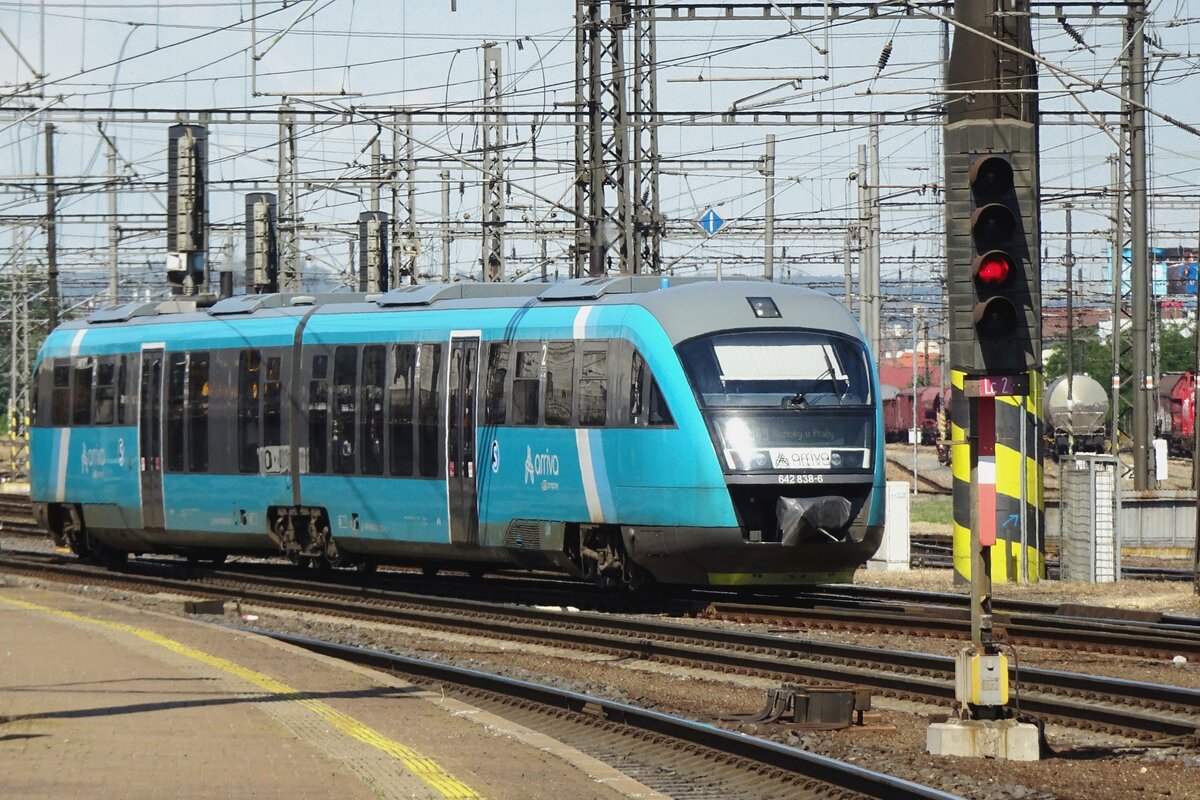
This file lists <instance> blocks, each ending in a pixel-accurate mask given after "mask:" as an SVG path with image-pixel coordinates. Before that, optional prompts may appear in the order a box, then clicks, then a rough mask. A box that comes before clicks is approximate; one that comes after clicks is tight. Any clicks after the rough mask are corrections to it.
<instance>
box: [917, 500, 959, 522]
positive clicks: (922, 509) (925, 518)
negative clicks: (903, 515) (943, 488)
mask: <svg viewBox="0 0 1200 800" xmlns="http://www.w3.org/2000/svg"><path fill="white" fill-rule="evenodd" d="M953 509H954V499H953V498H952V497H951V496H950V495H936V496H935V495H917V496H916V497H911V496H910V497H909V498H908V519H909V521H910V522H928V523H932V524H935V525H949V524H950V522H951V520H952V519H953V516H952V515H953Z"/></svg>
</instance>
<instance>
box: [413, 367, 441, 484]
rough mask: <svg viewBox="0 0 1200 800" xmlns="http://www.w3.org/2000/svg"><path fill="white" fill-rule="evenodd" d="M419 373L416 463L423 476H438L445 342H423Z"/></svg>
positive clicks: (439, 471)
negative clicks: (443, 343) (443, 345)
mask: <svg viewBox="0 0 1200 800" xmlns="http://www.w3.org/2000/svg"><path fill="white" fill-rule="evenodd" d="M419 358H420V361H419V363H418V365H417V375H418V379H419V380H420V382H421V389H420V393H419V395H418V400H417V402H418V408H417V451H418V452H417V463H418V470H419V472H420V475H421V477H422V478H436V477H438V476H439V475H440V474H441V472H442V470H441V465H442V460H441V449H440V447H439V445H440V444H441V440H442V437H441V436H440V435H439V431H440V429H441V425H440V422H441V414H440V413H439V412H440V411H441V399H440V395H441V383H442V381H441V375H442V346H441V345H438V344H423V345H421V349H420V356H419Z"/></svg>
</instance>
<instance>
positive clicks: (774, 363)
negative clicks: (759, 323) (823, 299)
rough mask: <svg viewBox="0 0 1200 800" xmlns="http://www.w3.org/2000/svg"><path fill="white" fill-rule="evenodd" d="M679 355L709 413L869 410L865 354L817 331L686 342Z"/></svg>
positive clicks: (850, 342) (755, 333) (848, 341)
mask: <svg viewBox="0 0 1200 800" xmlns="http://www.w3.org/2000/svg"><path fill="white" fill-rule="evenodd" d="M679 355H680V358H681V359H682V361H683V366H684V369H685V370H686V371H687V374H688V378H689V380H691V382H692V386H693V387H694V388H695V390H696V394H697V395H699V397H700V400H701V403H702V405H703V406H704V407H706V408H731V407H737V408H781V407H782V408H791V409H803V408H809V407H815V406H822V407H829V406H835V407H837V406H865V405H870V403H871V379H870V374H871V372H870V369H869V368H868V366H867V354H866V349H865V348H864V347H863V346H862V344H861V343H859V342H857V341H855V340H854V339H850V338H847V337H843V336H835V335H830V334H827V333H818V332H815V331H795V330H767V331H763V330H758V331H739V332H732V333H719V334H715V335H712V336H705V337H701V338H698V339H693V340H691V341H689V342H684V343H683V344H681V345H680V346H679Z"/></svg>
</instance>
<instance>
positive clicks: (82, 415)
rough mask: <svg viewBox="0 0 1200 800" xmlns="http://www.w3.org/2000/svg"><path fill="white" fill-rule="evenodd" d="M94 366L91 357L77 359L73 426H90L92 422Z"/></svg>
mask: <svg viewBox="0 0 1200 800" xmlns="http://www.w3.org/2000/svg"><path fill="white" fill-rule="evenodd" d="M93 364H94V362H93V361H92V359H91V357H90V356H85V357H83V358H77V359H75V397H74V401H73V405H74V408H73V409H72V410H73V414H72V417H71V424H73V425H90V424H91V422H92V371H93V369H94V366H93Z"/></svg>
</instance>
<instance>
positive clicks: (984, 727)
mask: <svg viewBox="0 0 1200 800" xmlns="http://www.w3.org/2000/svg"><path fill="white" fill-rule="evenodd" d="M925 749H926V750H928V751H929V754H930V755H934V756H959V757H960V758H995V759H1002V760H1006V761H1038V760H1040V758H1041V743H1040V741H1039V737H1038V729H1037V726H1036V725H1031V724H1029V723H1028V722H1017V721H1016V720H1011V719H1006V720H975V719H970V720H948V721H946V722H935V723H933V724H932V725H930V726H929V729H928V730H927V731H926V734H925Z"/></svg>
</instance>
